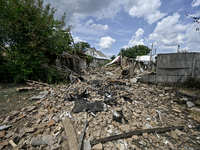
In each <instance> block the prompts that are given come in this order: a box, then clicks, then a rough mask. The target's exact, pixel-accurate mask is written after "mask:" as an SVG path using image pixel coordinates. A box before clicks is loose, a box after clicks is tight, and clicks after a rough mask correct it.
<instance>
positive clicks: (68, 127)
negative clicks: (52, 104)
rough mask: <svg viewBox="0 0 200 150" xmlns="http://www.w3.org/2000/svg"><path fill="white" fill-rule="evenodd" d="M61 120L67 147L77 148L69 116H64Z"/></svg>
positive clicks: (73, 149) (71, 149)
mask: <svg viewBox="0 0 200 150" xmlns="http://www.w3.org/2000/svg"><path fill="white" fill-rule="evenodd" d="M62 121H63V125H64V127H65V132H66V137H67V140H68V143H69V149H70V150H77V148H78V142H77V138H76V134H75V132H74V128H73V126H72V124H71V122H70V120H69V118H65V119H63V120H62Z"/></svg>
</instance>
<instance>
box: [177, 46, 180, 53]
mask: <svg viewBox="0 0 200 150" xmlns="http://www.w3.org/2000/svg"><path fill="white" fill-rule="evenodd" d="M179 47H180V45H178V50H177V53H179Z"/></svg>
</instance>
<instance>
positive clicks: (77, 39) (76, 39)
mask: <svg viewBox="0 0 200 150" xmlns="http://www.w3.org/2000/svg"><path fill="white" fill-rule="evenodd" d="M77 42H86V41H83V40H82V39H80V38H79V37H75V38H74V43H77Z"/></svg>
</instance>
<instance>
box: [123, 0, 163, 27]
mask: <svg viewBox="0 0 200 150" xmlns="http://www.w3.org/2000/svg"><path fill="white" fill-rule="evenodd" d="M160 6H161V2H160V0H154V1H149V0H143V1H141V0H134V1H133V0H127V3H126V4H125V6H124V9H125V11H126V12H128V13H129V15H131V16H132V17H138V18H139V17H144V18H145V20H147V22H148V23H149V24H152V23H154V22H156V21H158V20H159V19H161V18H163V17H164V16H165V15H166V13H161V12H160V11H158V9H159V7H160Z"/></svg>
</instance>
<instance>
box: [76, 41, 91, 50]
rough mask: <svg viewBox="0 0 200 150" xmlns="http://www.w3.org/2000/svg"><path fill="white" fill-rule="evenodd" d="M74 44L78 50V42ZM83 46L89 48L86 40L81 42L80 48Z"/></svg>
mask: <svg viewBox="0 0 200 150" xmlns="http://www.w3.org/2000/svg"><path fill="white" fill-rule="evenodd" d="M74 45H75V48H76V50H79V42H78V43H75V44H74ZM84 47H87V48H90V44H89V43H88V42H81V50H82V49H83V48H84Z"/></svg>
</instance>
